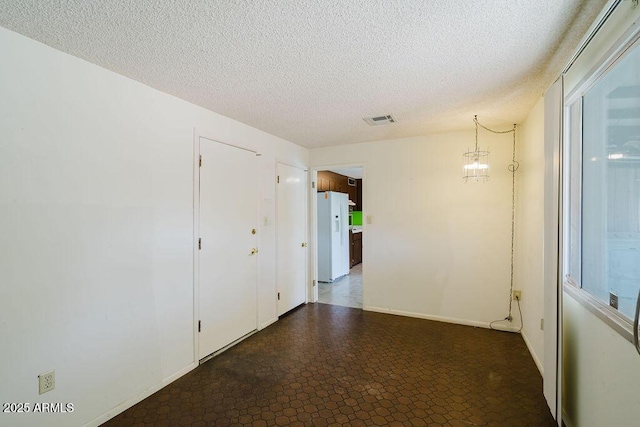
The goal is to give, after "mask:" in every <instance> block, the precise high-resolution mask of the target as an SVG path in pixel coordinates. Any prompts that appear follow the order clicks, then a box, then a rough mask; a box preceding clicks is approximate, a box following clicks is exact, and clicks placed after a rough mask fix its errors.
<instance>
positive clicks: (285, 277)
mask: <svg viewBox="0 0 640 427" xmlns="http://www.w3.org/2000/svg"><path fill="white" fill-rule="evenodd" d="M276 172H277V175H278V177H277V181H276V182H277V184H276V185H277V197H278V207H277V209H278V210H277V224H278V225H277V227H278V236H277V241H278V243H277V245H278V249H277V250H278V255H277V257H278V270H277V283H278V316H281V315H282V314H284V313H286V312H287V311H289V310H291V309H292V308H295V307H297V306H299V305H300V304H302V303H304V302H305V301H306V294H307V291H306V283H307V209H306V206H307V203H306V193H307V191H306V189H307V173H306V172H305V171H304V170H303V169H299V168H296V167H293V166H289V165H284V164H281V163H278V164H277V171H276Z"/></svg>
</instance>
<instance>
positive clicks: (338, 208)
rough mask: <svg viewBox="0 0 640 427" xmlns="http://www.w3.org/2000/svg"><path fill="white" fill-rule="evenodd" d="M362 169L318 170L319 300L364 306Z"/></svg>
mask: <svg viewBox="0 0 640 427" xmlns="http://www.w3.org/2000/svg"><path fill="white" fill-rule="evenodd" d="M362 194H363V168H362V166H357V167H335V168H333V167H331V168H323V169H321V170H318V171H317V179H316V195H315V198H316V203H315V213H316V215H315V219H316V220H315V228H316V233H317V234H316V236H317V237H316V251H315V253H316V270H317V274H316V277H317V280H318V287H317V292H318V294H317V302H319V303H323V304H331V305H340V306H344V307H352V308H359V309H362V308H363V280H362V277H363V274H362V269H363V264H362V259H363V258H362V251H363V242H364V239H363V237H364V233H363V227H362V218H363V216H362V212H363V207H362V206H363V202H362V199H363V197H362Z"/></svg>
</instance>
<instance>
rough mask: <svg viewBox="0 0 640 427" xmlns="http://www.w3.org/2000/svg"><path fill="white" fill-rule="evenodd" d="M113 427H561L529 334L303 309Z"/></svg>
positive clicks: (143, 404)
mask: <svg viewBox="0 0 640 427" xmlns="http://www.w3.org/2000/svg"><path fill="white" fill-rule="evenodd" d="M105 425H107V426H133V425H136V426H145V425H146V426H157V425H194V426H209V425H216V426H227V425H245V426H271V425H292V426H296V425H297V426H305V425H314V426H328V425H343V426H369V425H390V426H426V425H429V426H435V425H446V426H468V425H490V426H534V425H535V426H553V425H555V422H554V420H553V418H552V417H551V414H550V413H549V410H548V408H547V405H546V403H545V400H544V397H543V396H542V378H541V376H540V373H539V372H538V370H537V368H536V366H535V364H534V362H533V360H532V359H531V356H530V354H529V351H528V350H527V348H526V346H525V343H524V341H523V340H522V338H521V336H520V335H518V334H511V333H503V332H497V331H492V330H488V329H480V328H473V327H469V326H461V325H453V324H448V323H442V322H434V321H429V320H422V319H415V318H408V317H401V316H393V315H387V314H380V313H373V312H367V311H362V310H356V309H353V308H347V307H339V306H332V305H326V304H309V305H306V306H302V307H300V308H299V309H297V310H295V311H293V312H292V313H290V314H289V315H286V316H284V317H282V318H281V319H280V321H278V322H277V323H275V324H273V325H271V326H269V327H268V328H266V329H265V330H263V331H261V332H258V333H257V334H255V335H253V336H251V337H249V338H248V339H246V340H245V341H243V342H241V343H240V344H238V345H236V346H235V347H233V348H231V349H229V350H228V351H226V352H225V353H222V354H221V355H219V356H217V357H215V358H214V359H212V360H210V361H208V362H206V363H204V364H203V365H201V366H199V367H198V368H196V369H195V370H193V371H192V372H190V373H188V374H186V375H185V376H183V377H182V378H180V379H178V380H176V381H175V382H173V383H172V384H170V385H168V386H167V387H165V388H164V389H162V390H160V391H159V392H157V393H155V394H154V395H152V396H150V397H149V398H147V399H145V400H144V401H142V402H141V403H139V404H138V405H136V406H134V407H132V408H130V409H129V410H127V411H126V412H124V413H122V414H120V415H118V416H116V417H115V418H113V419H112V420H111V421H109V422H107V423H106V424H105Z"/></svg>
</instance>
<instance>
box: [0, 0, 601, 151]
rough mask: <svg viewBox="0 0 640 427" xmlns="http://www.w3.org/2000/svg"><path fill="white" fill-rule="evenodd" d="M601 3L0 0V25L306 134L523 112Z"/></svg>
mask: <svg viewBox="0 0 640 427" xmlns="http://www.w3.org/2000/svg"><path fill="white" fill-rule="evenodd" d="M605 3H606V0H528V1H524V0H473V1H472V0H467V1H460V0H457V1H453V0H429V1H425V0H403V1H388V0H359V1H356V0H353V1H346V0H345V1H338V0H244V1H243V0H216V1H214V0H211V1H204V0H193V1H188V0H183V1H178V0H138V1H131V0H110V1H108V0H103V1H97V0H66V1H65V0H63V1H51V0H50V1H42V0H0V25H1V26H4V27H6V28H8V29H11V30H14V31H16V32H18V33H22V34H24V35H26V36H28V37H31V38H33V39H36V40H39V41H41V42H43V43H45V44H47V45H50V46H52V47H54V48H56V49H59V50H62V51H64V52H68V53H70V54H72V55H75V56H77V57H80V58H83V59H85V60H87V61H89V62H92V63H95V64H98V65H100V66H102V67H105V68H107V69H110V70H113V71H115V72H117V73H120V74H122V75H125V76H128V77H130V78H132V79H135V80H138V81H140V82H143V83H145V84H147V85H149V86H152V87H154V88H157V89H159V90H161V91H164V92H166V93H169V94H172V95H175V96H177V97H179V98H182V99H185V100H187V101H190V102H193V103H195V104H198V105H200V106H203V107H205V108H208V109H210V110H212V111H215V112H217V113H220V114H223V115H225V116H228V117H231V118H233V119H236V120H239V121H241V122H243V123H246V124H249V125H251V126H254V127H256V128H259V129H262V130H264V131H267V132H269V133H272V134H274V135H277V136H280V137H282V138H284V139H287V140H289V141H292V142H295V143H297V144H300V145H303V146H305V147H309V148H315V147H321V146H332V145H340V144H348V143H355V142H362V141H371V140H380V139H389V138H399V137H405V136H416V135H424V134H427V133H433V132H440V131H449V130H457V129H469V128H472V127H473V120H472V119H473V115H474V114H478V117H479V119H480V120H481V121H484V122H485V123H487V122H489V123H493V124H495V123H496V122H498V123H505V124H507V125H510V124H511V123H517V122H520V121H522V120H523V119H524V118H525V117H526V114H527V113H528V112H529V111H530V109H531V108H532V106H533V105H534V103H535V102H536V101H537V100H538V99H539V97H540V96H541V95H542V93H543V92H544V91H545V90H546V88H547V87H548V86H549V85H550V84H551V83H552V81H553V79H554V78H555V77H557V75H558V73H559V72H560V71H561V69H562V67H563V66H564V65H565V64H566V62H567V61H568V59H569V58H570V56H571V54H572V53H573V50H574V49H575V47H576V46H577V44H578V42H579V41H580V39H581V38H582V36H583V35H584V34H585V32H586V31H587V29H588V27H589V25H590V24H591V23H592V22H593V20H594V19H595V17H596V15H597V14H598V13H599V12H600V10H601V8H602V7H603V6H604V4H605ZM385 114H393V116H394V118H395V119H396V120H397V123H395V124H391V125H386V126H373V127H370V126H369V125H367V124H366V123H365V122H364V121H363V120H362V118H363V117H370V116H379V115H385ZM483 119H484V120H483Z"/></svg>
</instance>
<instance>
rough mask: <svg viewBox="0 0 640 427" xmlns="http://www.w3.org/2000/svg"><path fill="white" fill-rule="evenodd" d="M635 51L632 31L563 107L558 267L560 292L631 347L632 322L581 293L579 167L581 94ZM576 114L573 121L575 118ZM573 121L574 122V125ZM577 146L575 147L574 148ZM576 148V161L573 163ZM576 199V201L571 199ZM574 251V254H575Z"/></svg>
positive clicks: (639, 37) (639, 39)
mask: <svg viewBox="0 0 640 427" xmlns="http://www.w3.org/2000/svg"><path fill="white" fill-rule="evenodd" d="M635 49H640V28H632V29H630V30H629V31H628V32H627V33H625V34H624V35H623V37H621V38H620V39H619V40H618V42H616V43H615V44H614V45H613V47H612V48H611V49H609V50H608V51H607V52H606V53H605V54H604V55H603V56H602V58H601V59H600V61H599V62H598V63H597V64H596V65H595V67H593V68H592V69H591V70H590V71H589V72H588V73H587V75H586V76H585V77H584V78H583V79H582V80H581V81H580V82H579V83H578V84H577V85H576V87H575V89H574V90H572V91H571V92H570V93H569V94H567V95H566V96H565V98H564V103H563V138H562V139H563V147H562V149H561V151H562V171H561V185H562V194H563V195H562V200H561V203H562V241H563V245H562V255H563V256H562V260H563V261H562V265H561V269H562V270H561V272H562V278H563V283H562V286H563V290H564V291H565V292H567V293H568V294H569V295H571V296H572V297H573V298H574V299H575V300H576V301H577V302H579V303H580V304H581V305H582V306H584V307H585V308H587V309H588V310H589V311H590V312H592V313H593V314H594V315H596V316H597V317H598V318H600V319H601V320H602V321H604V322H605V323H606V324H607V325H609V326H610V327H611V328H612V329H613V330H615V331H616V332H617V333H618V334H620V335H621V336H622V337H624V338H625V339H627V340H628V341H629V342H631V343H633V319H629V318H628V317H627V316H625V315H624V314H622V313H621V312H619V311H618V310H616V309H614V308H613V307H611V306H609V304H606V303H605V302H603V301H602V300H600V299H599V298H598V297H596V296H595V295H593V294H591V293H590V292H588V291H586V290H584V289H582V283H581V279H582V237H583V229H582V209H583V203H582V194H583V193H582V191H583V188H582V183H583V177H582V172H583V171H582V164H583V156H582V155H583V134H582V132H583V117H584V105H583V100H584V96H585V94H587V93H588V92H589V90H591V89H592V88H593V87H594V86H595V85H596V84H598V83H599V82H600V81H601V80H602V79H603V78H604V77H605V76H606V75H607V74H608V73H609V72H610V71H611V70H612V69H613V68H614V67H615V66H616V65H618V64H619V63H620V61H622V60H623V59H624V58H625V57H626V56H627V55H628V54H630V53H631V52H632V51H634V50H635ZM576 110H577V116H578V117H577V118H576V117H575V116H576ZM576 120H577V122H576ZM576 145H577V147H576ZM576 148H577V152H578V154H579V155H578V156H577V157H578V158H577V159H575V160H574V158H572V153H573V154H575V152H574V151H575V150H576ZM575 167H579V170H578V171H577V173H578V174H579V177H580V179H579V180H578V181H577V187H578V188H577V189H576V188H572V187H571V178H572V176H573V175H572V168H575ZM574 197H576V200H574V199H573V198H574ZM571 202H574V207H575V206H579V208H578V209H579V210H580V213H579V215H578V216H577V221H578V224H574V222H575V220H572V218H571V217H572V211H571V209H572V203H571ZM572 225H576V227H577V228H579V232H578V233H577V239H578V240H577V242H576V245H575V247H574V249H573V250H572V249H571V243H572V238H573V236H572V229H571V226H572ZM576 251H577V254H576ZM574 256H577V260H578V265H579V271H578V277H577V278H575V277H573V276H572V275H571V274H570V271H569V269H570V262H571V260H572V258H573V257H574Z"/></svg>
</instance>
